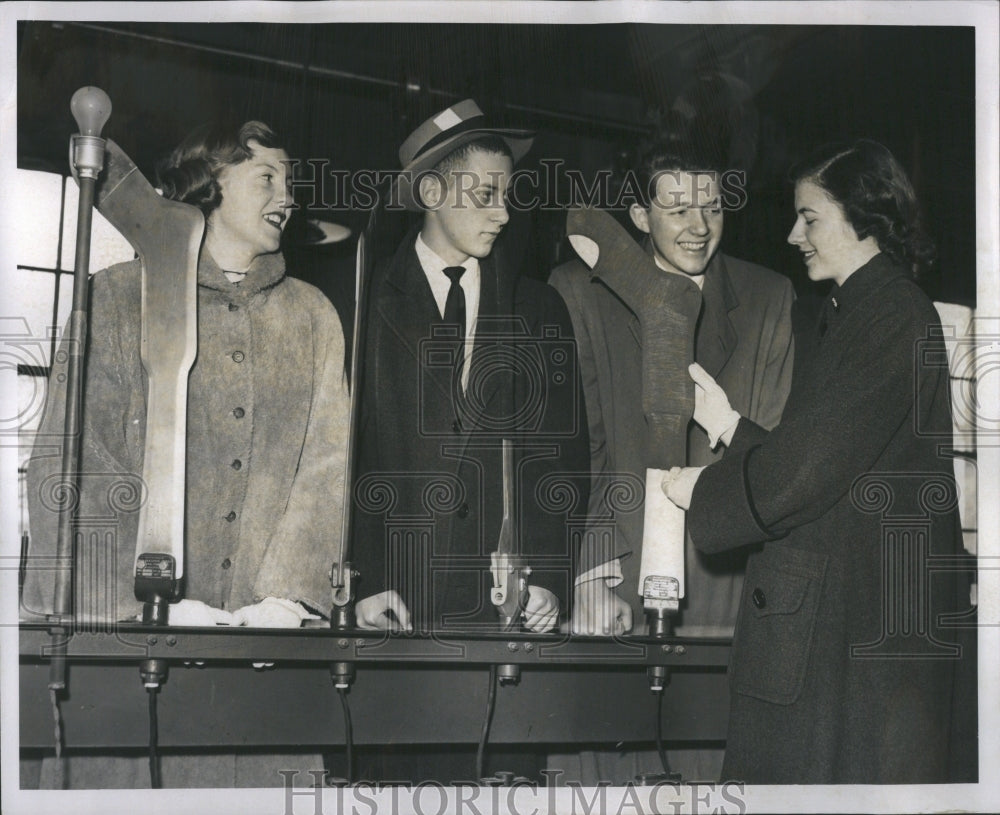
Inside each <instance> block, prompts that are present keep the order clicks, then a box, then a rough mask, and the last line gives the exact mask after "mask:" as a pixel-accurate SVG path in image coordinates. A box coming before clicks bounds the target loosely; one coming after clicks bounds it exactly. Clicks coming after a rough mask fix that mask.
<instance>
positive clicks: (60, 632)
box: [49, 86, 111, 691]
mask: <svg viewBox="0 0 1000 815" xmlns="http://www.w3.org/2000/svg"><path fill="white" fill-rule="evenodd" d="M70 110H71V111H72V113H73V118H74V119H76V123H77V126H78V127H79V128H80V132H79V133H75V134H74V135H73V136H72V137H71V139H70V161H71V164H72V168H73V169H74V170H75V173H74V175H75V176H76V179H77V181H78V183H79V185H80V200H79V206H78V209H77V230H76V261H75V263H74V267H73V308H72V311H71V312H70V317H69V328H68V331H69V335H68V337H67V340H68V342H67V352H68V361H67V372H66V416H65V422H64V425H63V429H64V432H63V450H62V477H63V479H64V481H66V482H68V484H69V486H70V487H71V489H70V490H69V491H68V492H69V494H70V495H76V494H77V492H78V491H77V490H76V489H75V487H76V485H77V481H78V479H79V463H80V436H81V430H82V428H81V415H82V413H83V381H82V377H83V359H84V353H85V351H86V347H87V317H88V315H87V299H88V292H89V288H90V286H89V283H90V232H91V224H92V220H93V210H94V189H95V187H96V185H97V177H98V175H99V174H100V172H101V170H102V169H103V167H104V149H105V144H104V139H102V138H101V137H100V133H101V130H102V129H103V128H104V125H105V123H106V122H107V121H108V117H109V116H110V115H111V100H110V99H109V98H108V95H107V94H106V93H105V92H104V91H102V90H101V89H100V88H94V87H90V86H87V87H83V88H80V89H79V90H78V91H77V92H76V93H74V94H73V98H72V99H71V100H70ZM75 503H76V502H75V501H72V500H67V501H63V502H62V504H61V506H60V508H59V531H58V537H57V538H56V575H55V598H54V604H53V612H54V613H53V615H52V619H53V621H54V622H55V623H56V627H55V628H53V630H52V635H53V643H52V662H51V663H50V665H49V689H50V690H52V691H62V690H65V688H66V647H67V644H68V643H67V640H68V636H69V631H68V630H67V628H66V623H67V622H68V621H70V620H71V619H72V616H73V574H74V549H75V547H74V534H73V515H74V512H75V510H76V506H75Z"/></svg>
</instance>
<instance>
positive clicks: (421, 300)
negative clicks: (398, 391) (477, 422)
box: [376, 232, 451, 399]
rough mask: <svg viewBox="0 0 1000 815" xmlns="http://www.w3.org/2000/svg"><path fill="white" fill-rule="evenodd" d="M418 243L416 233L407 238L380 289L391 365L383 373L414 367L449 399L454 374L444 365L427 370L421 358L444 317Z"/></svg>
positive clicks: (386, 353)
mask: <svg viewBox="0 0 1000 815" xmlns="http://www.w3.org/2000/svg"><path fill="white" fill-rule="evenodd" d="M415 240H416V232H413V233H411V234H409V235H407V237H406V239H405V241H404V242H403V244H402V245H401V246H400V248H399V251H397V253H396V255H395V256H394V257H393V259H392V262H391V263H390V265H389V267H388V269H387V271H386V276H385V280H384V282H383V285H382V286H381V287H380V293H379V297H378V301H377V304H376V311H377V314H378V320H379V332H380V333H381V335H382V337H381V341H380V342H379V346H380V348H381V349H382V353H383V360H384V361H385V363H387V364H386V365H384V366H380V374H381V376H382V377H386V378H389V379H394V378H395V377H398V376H400V375H401V373H402V371H401V370H400V367H399V366H402V365H410V364H412V365H414V366H415V367H416V369H417V371H418V375H419V374H420V373H421V372H422V373H423V374H424V376H423V379H424V382H425V383H426V382H431V383H434V385H435V386H436V388H437V389H438V390H439V391H440V393H439V394H437V395H436V396H438V397H439V398H441V399H446V398H450V383H451V376H450V371H448V370H446V368H445V367H444V366H442V368H440V369H438V368H436V367H434V366H432V367H431V368H429V369H428V370H423V369H424V368H425V367H426V366H425V363H426V360H424V359H422V358H421V355H422V352H421V343H422V342H423V341H425V340H427V339H429V338H430V336H431V328H432V326H433V325H434V324H435V323H436V322H440V319H441V315H440V312H438V308H437V303H436V302H435V300H434V295H433V293H432V292H431V287H430V284H428V282H427V277H426V275H425V274H424V270H423V267H422V266H421V265H420V261H419V259H418V258H417V252H416V249H415V244H414V241H415ZM390 348H395V349H396V351H395V352H391V351H390V350H389V349H390ZM404 355H407V356H409V357H411V358H412V363H408V362H405V361H404V360H405V356H404ZM418 378H419V377H418ZM415 384H418V385H419V383H415ZM394 390H395V388H388V389H387V390H385V391H384V392H385V393H392V392H393V391H394Z"/></svg>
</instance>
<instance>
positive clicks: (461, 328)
mask: <svg viewBox="0 0 1000 815" xmlns="http://www.w3.org/2000/svg"><path fill="white" fill-rule="evenodd" d="M444 273H445V274H446V275H448V279H449V280H450V281H451V288H449V289H448V299H447V300H445V302H444V321H445V322H446V323H456V324H457V325H458V338H459V339H460V340H461V339H465V292H464V291H462V284H461V283H460V282H459V281H460V280H461V279H462V275H463V274H465V267H464V266H448V267H447V268H446V269H445V270H444Z"/></svg>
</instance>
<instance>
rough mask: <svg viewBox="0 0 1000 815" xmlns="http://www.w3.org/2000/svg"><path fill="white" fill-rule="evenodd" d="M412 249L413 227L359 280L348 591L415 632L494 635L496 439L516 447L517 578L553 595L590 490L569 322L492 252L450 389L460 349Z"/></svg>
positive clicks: (538, 288)
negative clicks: (397, 610) (363, 310)
mask: <svg viewBox="0 0 1000 815" xmlns="http://www.w3.org/2000/svg"><path fill="white" fill-rule="evenodd" d="M415 239H416V232H415V231H413V232H411V233H410V234H409V235H408V236H407V237H406V238H405V240H404V241H403V242H402V243H401V244H400V246H399V249H398V251H397V252H396V253H395V255H394V256H393V257H392V258H391V260H390V261H389V262H388V263H387V264H385V265H383V266H382V267H381V268H380V269H378V270H377V271H376V274H375V279H374V281H373V284H372V285H373V286H374V288H373V290H372V297H371V306H370V311H369V315H368V318H367V323H366V331H367V333H366V340H365V350H364V362H363V369H362V370H363V372H362V377H363V382H362V385H361V388H362V404H361V429H360V435H359V439H358V449H359V467H358V478H357V479H356V482H355V489H354V496H355V524H354V530H355V532H354V534H353V536H352V547H353V555H352V557H353V562H354V564H355V565H356V566H357V567H358V568H359V571H360V572H361V583H360V586H359V589H358V596H359V597H364V596H369V595H372V594H375V593H377V592H379V591H383V590H385V589H389V588H391V589H395V590H397V591H399V592H400V593H401V595H402V597H403V600H404V602H406V604H407V607H408V608H409V610H410V613H411V615H412V616H413V619H414V625H416V626H422V627H427V626H428V625H429V624H430V623H431V622H433V627H435V628H453V627H455V626H476V625H481V626H483V627H487V628H490V627H492V628H495V626H496V624H497V614H496V610H495V609H494V608H493V606H492V604H491V601H490V597H489V595H488V589H489V586H490V573H489V565H490V554H491V552H493V551H494V550H496V548H497V544H498V540H499V533H500V527H501V521H502V507H503V486H502V478H501V475H502V465H501V445H502V440H503V439H504V438H509V439H512V440H513V443H514V444H513V447H514V451H515V464H514V473H515V492H514V498H515V503H516V510H515V516H514V520H515V522H516V523H515V531H516V537H517V544H516V546H517V548H518V549H519V551H520V552H522V553H523V555H524V558H525V560H526V561H527V563H528V564H529V565H530V566H531V567H532V569H533V570H534V571H533V574H532V575H531V582H532V583H535V584H538V585H543V586H545V587H547V588H550V589H551V590H553V591H555V593H556V594H557V596H559V597H560V599H561V601H562V602H563V603H565V601H566V599H567V586H568V583H569V578H570V572H571V565H570V554H569V553H570V543H569V536H570V535H571V533H572V529H571V528H570V527H568V526H567V520H568V519H569V518H571V517H580V516H581V515H582V508H583V507H585V506H586V500H587V495H586V491H587V487H588V475H587V464H588V458H587V427H586V418H585V412H584V406H583V397H582V392H581V391H580V381H579V374H578V369H577V363H576V352H575V346H574V343H573V333H572V325H571V323H570V320H569V315H568V314H567V313H566V307H565V305H564V304H563V302H562V300H560V298H559V295H558V294H556V292H555V291H553V289H552V288H550V287H549V286H547V285H545V284H544V283H540V282H538V281H536V280H532V279H530V278H524V277H522V278H516V277H515V276H514V275H513V274H512V273H511V271H510V270H509V269H508V268H507V267H506V265H505V264H504V262H503V259H502V256H501V253H502V246H501V245H498V246H497V247H495V248H494V251H493V253H491V255H490V256H489V257H487V258H485V259H483V260H481V261H480V273H481V285H480V302H479V317H478V322H477V326H476V334H475V345H474V350H473V354H472V360H471V363H470V365H471V367H470V371H469V384H468V390H467V392H466V393H464V394H463V393H462V392H461V389H460V385H459V381H460V376H459V371H458V368H457V366H456V365H455V361H456V359H460V358H461V354H460V352H459V350H458V347H457V343H456V341H455V339H454V338H453V336H454V335H453V334H450V333H449V330H450V329H449V327H447V326H446V325H445V324H444V323H443V321H442V319H441V316H440V312H439V311H438V307H437V304H436V302H435V300H434V297H433V294H432V293H431V289H430V286H429V284H428V282H427V278H426V275H425V274H424V271H423V269H422V267H421V265H420V261H419V260H418V258H417V255H416V250H415ZM498 256H499V257H498ZM560 484H562V485H564V486H566V487H567V489H568V492H567V491H561V490H560V488H559V486H558V485H560Z"/></svg>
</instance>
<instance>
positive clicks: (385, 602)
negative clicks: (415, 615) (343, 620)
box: [354, 589, 413, 631]
mask: <svg viewBox="0 0 1000 815" xmlns="http://www.w3.org/2000/svg"><path fill="white" fill-rule="evenodd" d="M354 616H355V618H356V619H357V622H358V628H367V629H376V630H379V631H412V630H413V625H412V624H411V622H410V610H409V609H408V608H407V607H406V603H404V602H403V598H402V597H400V596H399V593H398V592H396V591H394V590H392V589H389V590H388V591H381V592H379V593H378V594H373V595H372V596H371V597H366V598H365V599H364V600H359V601H358V603H357V605H355V606H354ZM397 621H398V622H397Z"/></svg>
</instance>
